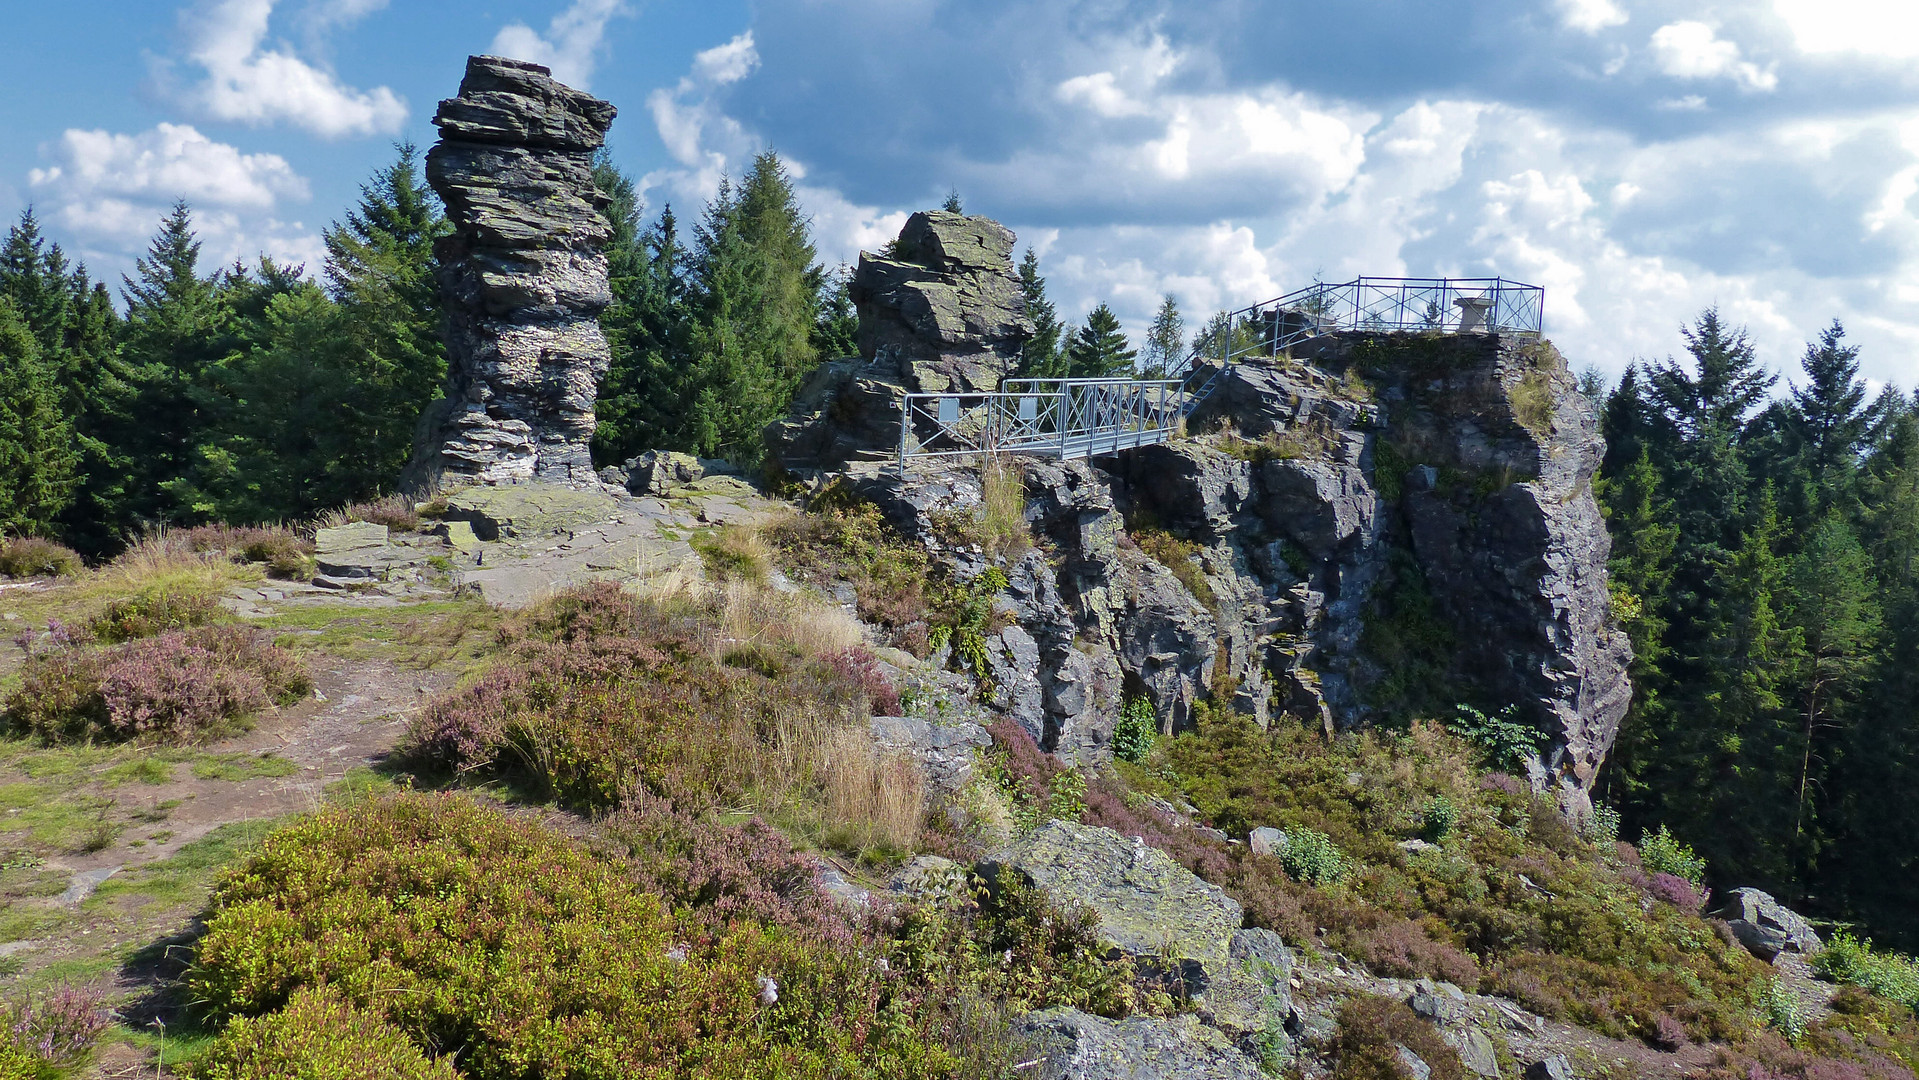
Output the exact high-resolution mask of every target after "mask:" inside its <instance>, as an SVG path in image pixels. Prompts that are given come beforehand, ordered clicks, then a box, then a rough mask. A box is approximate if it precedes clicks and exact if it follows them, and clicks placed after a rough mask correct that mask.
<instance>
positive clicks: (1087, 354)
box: [1066, 302, 1138, 379]
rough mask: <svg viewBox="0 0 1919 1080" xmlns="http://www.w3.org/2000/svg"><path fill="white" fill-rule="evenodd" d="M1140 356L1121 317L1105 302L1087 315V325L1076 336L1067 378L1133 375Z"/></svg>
mask: <svg viewBox="0 0 1919 1080" xmlns="http://www.w3.org/2000/svg"><path fill="white" fill-rule="evenodd" d="M1137 355H1138V350H1136V349H1134V348H1132V347H1131V346H1130V345H1129V344H1128V343H1127V341H1126V335H1125V334H1124V333H1123V332H1121V330H1120V328H1119V316H1117V315H1115V314H1113V309H1112V308H1109V307H1107V306H1106V304H1105V303H1104V302H1102V303H1101V304H1100V305H1099V306H1098V307H1096V308H1094V309H1093V310H1092V311H1091V312H1088V313H1087V316H1086V325H1084V326H1082V327H1080V328H1079V330H1078V332H1076V333H1075V334H1074V335H1073V343H1072V344H1071V345H1070V346H1068V347H1067V350H1066V374H1067V377H1068V378H1073V379H1103V378H1110V377H1113V376H1118V375H1131V374H1132V373H1133V358H1134V357H1135V356H1137Z"/></svg>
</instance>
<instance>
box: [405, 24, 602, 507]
mask: <svg viewBox="0 0 1919 1080" xmlns="http://www.w3.org/2000/svg"><path fill="white" fill-rule="evenodd" d="M614 114H615V110H614V108H613V106H612V105H610V104H608V103H607V102H604V101H601V100H600V99H598V98H596V97H593V96H591V95H589V94H585V93H582V92H581V91H578V90H575V89H573V88H571V87H568V86H565V85H562V84H561V83H559V82H557V81H555V80H554V79H553V77H552V73H551V72H550V71H549V70H548V69H546V68H544V67H542V66H540V65H538V64H532V63H527V62H524V61H520V60H508V59H504V58H501V57H497V56H474V57H469V58H468V60H467V66H466V77H465V78H464V79H463V80H461V82H460V93H459V96H458V97H455V98H450V99H448V100H445V101H442V102H440V108H439V112H438V113H437V114H436V115H435V116H434V118H433V122H434V124H436V125H438V127H439V129H440V141H439V142H438V143H437V144H435V145H434V147H433V148H432V149H431V150H430V151H428V152H427V159H426V175H427V182H428V183H429V184H430V185H432V187H433V190H434V191H435V192H436V193H438V194H439V196H440V199H441V201H442V202H444V203H445V204H446V213H447V219H448V220H449V221H450V222H451V223H452V225H453V233H452V234H451V235H449V236H446V237H443V238H442V239H440V240H439V241H438V242H437V243H436V244H435V246H434V253H435V254H436V255H437V256H438V257H439V260H440V267H441V269H440V275H441V276H440V288H441V292H442V296H443V300H444V304H445V308H446V311H447V323H446V345H447V367H448V379H447V387H446V397H445V400H443V401H441V402H438V403H436V405H435V407H434V408H433V409H431V410H429V412H428V414H427V415H426V416H425V417H424V418H423V420H422V425H421V433H420V440H419V445H418V446H417V448H416V451H415V455H414V460H413V462H412V464H411V465H410V466H409V467H408V469H407V473H406V476H405V477H404V478H403V481H402V482H403V485H404V486H406V487H408V488H410V489H414V490H419V489H422V488H425V487H429V486H433V485H435V484H440V483H444V484H447V485H449V486H458V485H461V484H466V483H474V482H482V483H502V482H513V481H518V480H535V479H537V480H542V481H549V482H558V483H570V484H578V485H581V486H592V485H597V483H598V481H597V479H596V477H595V476H594V474H593V465H592V460H591V458H590V456H589V453H588V443H589V441H590V440H591V439H592V437H593V428H594V414H593V403H594V399H595V398H596V397H597V395H598V389H599V380H600V377H601V376H602V375H604V374H605V373H606V368H607V364H608V362H609V354H608V351H607V344H606V338H605V337H604V336H603V335H602V334H601V333H600V325H599V314H600V312H601V311H602V310H604V309H605V308H606V306H607V305H608V304H609V303H611V302H612V293H611V291H610V290H609V288H608V285H607V261H606V255H605V254H604V250H603V249H604V247H605V245H606V241H607V238H608V236H609V235H610V232H611V227H610V226H609V224H608V222H607V219H606V217H605V215H604V214H603V213H602V210H603V209H604V207H605V205H606V199H605V197H604V196H602V195H600V194H599V192H598V191H597V190H596V189H595V188H594V185H593V152H594V151H595V150H597V149H599V147H600V146H601V144H602V143H603V142H604V141H605V138H606V129H607V127H608V125H610V124H611V123H612V122H613V117H614Z"/></svg>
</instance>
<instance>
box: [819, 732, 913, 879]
mask: <svg viewBox="0 0 1919 1080" xmlns="http://www.w3.org/2000/svg"><path fill="white" fill-rule="evenodd" d="M818 753H819V757H818V760H817V761H816V762H815V767H816V768H817V769H818V771H819V775H821V776H823V777H825V783H826V792H825V803H826V816H827V820H829V821H831V822H834V823H836V824H835V826H834V827H835V830H836V832H837V833H838V835H837V836H836V837H835V840H836V842H835V843H834V845H833V846H835V847H841V848H851V849H857V850H865V849H872V848H877V849H880V850H886V851H893V852H908V851H912V850H913V848H914V846H915V845H916V844H917V843H918V842H919V836H920V825H921V823H922V821H923V820H924V818H925V813H926V810H925V807H926V781H925V778H924V777H923V776H922V775H921V773H920V769H919V766H918V765H917V764H915V763H914V762H913V761H912V760H911V759H909V758H905V757H902V756H900V755H897V754H882V753H880V752H879V751H877V750H876V749H875V748H874V746H873V739H872V737H871V735H870V734H869V733H868V732H866V731H864V730H861V729H857V728H839V729H837V730H834V731H833V732H831V733H830V734H828V735H827V737H826V738H824V739H822V740H820V742H819V744H818Z"/></svg>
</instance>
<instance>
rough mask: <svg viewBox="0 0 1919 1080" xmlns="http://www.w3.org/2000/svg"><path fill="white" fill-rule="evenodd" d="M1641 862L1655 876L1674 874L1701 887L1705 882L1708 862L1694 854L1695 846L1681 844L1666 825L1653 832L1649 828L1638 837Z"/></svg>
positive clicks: (1694, 886) (1695, 886)
mask: <svg viewBox="0 0 1919 1080" xmlns="http://www.w3.org/2000/svg"><path fill="white" fill-rule="evenodd" d="M1639 861H1640V862H1641V863H1643V864H1644V865H1645V867H1646V871H1647V872H1648V873H1652V874H1671V875H1672V876H1674V877H1676V878H1681V879H1683V880H1685V881H1687V882H1689V883H1691V884H1692V886H1693V888H1695V889H1697V888H1701V887H1703V886H1704V884H1705V881H1706V860H1704V859H1702V858H1700V857H1699V856H1698V855H1696V854H1694V853H1693V850H1692V847H1691V846H1690V845H1688V844H1682V843H1680V842H1679V838H1678V837H1676V836H1674V835H1673V834H1672V830H1670V829H1668V828H1666V827H1665V826H1664V825H1661V826H1659V830H1658V831H1657V832H1654V831H1653V830H1651V829H1647V830H1646V831H1645V833H1644V834H1643V835H1641V836H1640V838H1639Z"/></svg>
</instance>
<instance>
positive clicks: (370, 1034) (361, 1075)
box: [193, 986, 458, 1080]
mask: <svg viewBox="0 0 1919 1080" xmlns="http://www.w3.org/2000/svg"><path fill="white" fill-rule="evenodd" d="M193 1075H194V1076H196V1077H198V1078H199V1080H285V1078H287V1077H299V1078H300V1080H458V1074H456V1073H455V1072H454V1071H453V1065H452V1063H451V1061H450V1059H448V1058H440V1059H439V1060H438V1061H435V1060H433V1059H431V1058H428V1057H427V1056H426V1054H425V1053H423V1052H422V1051H421V1050H420V1048H419V1047H418V1046H416V1045H415V1044H414V1043H413V1042H412V1040H410V1039H408V1038H407V1035H406V1032H404V1031H401V1030H400V1029H399V1028H398V1027H395V1026H394V1025H393V1024H391V1023H388V1022H387V1020H386V1018H385V1017H383V1016H381V1015H380V1014H379V1013H378V1012H376V1011H374V1010H372V1009H366V1008H361V1007H358V1006H355V1005H354V1004H352V1003H351V1002H349V1001H347V1000H346V999H345V998H344V997H342V996H341V995H340V994H339V993H337V992H335V991H333V990H332V989H330V988H328V987H324V986H322V987H312V988H309V987H303V988H301V989H299V990H297V991H295V992H294V993H293V995H292V996H291V997H290V998H288V999H287V1004H286V1007H285V1008H282V1009H280V1010H279V1011H277V1012H271V1013H267V1014H265V1015H263V1016H253V1017H249V1016H239V1017H235V1018H234V1020H233V1022H232V1023H230V1024H228V1025H227V1027H226V1030H225V1031H223V1032H221V1034H220V1037H219V1039H218V1040H217V1041H216V1042H215V1043H214V1044H213V1047H212V1049H210V1050H209V1051H208V1052H207V1055H206V1057H204V1058H202V1059H201V1060H200V1062H199V1063H198V1065H197V1066H196V1068H195V1069H194V1071H193Z"/></svg>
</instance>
